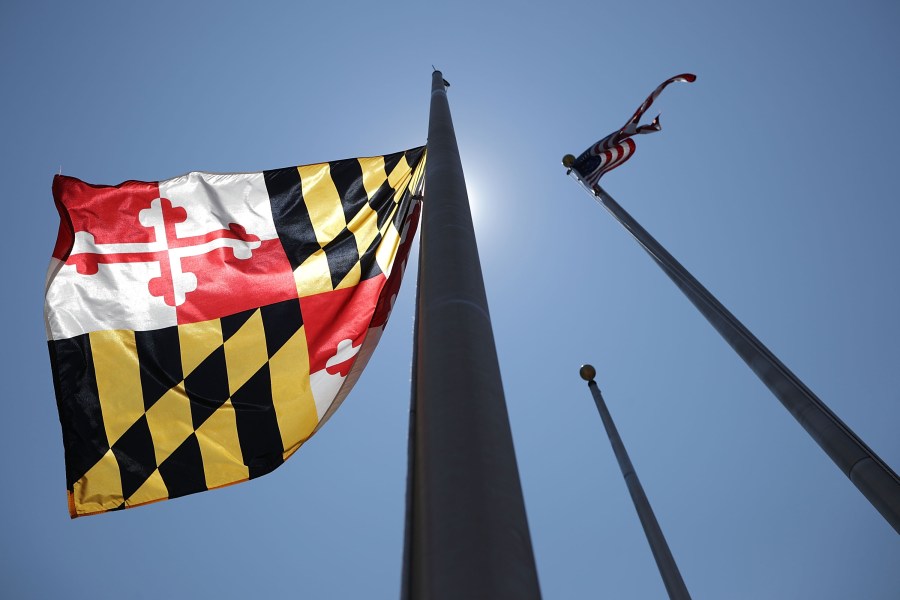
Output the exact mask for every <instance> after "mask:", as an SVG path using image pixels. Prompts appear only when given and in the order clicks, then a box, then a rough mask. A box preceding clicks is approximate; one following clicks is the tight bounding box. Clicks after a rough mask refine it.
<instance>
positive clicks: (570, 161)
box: [562, 154, 575, 169]
mask: <svg viewBox="0 0 900 600" xmlns="http://www.w3.org/2000/svg"><path fill="white" fill-rule="evenodd" d="M562 164H563V166H564V167H565V168H567V169H571V168H572V167H573V166H574V165H575V157H574V156H572V155H571V154H566V155H565V156H563V157H562Z"/></svg>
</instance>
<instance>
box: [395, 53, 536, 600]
mask: <svg viewBox="0 0 900 600" xmlns="http://www.w3.org/2000/svg"><path fill="white" fill-rule="evenodd" d="M448 85H449V84H447V83H446V81H445V80H444V78H443V75H442V74H441V72H440V71H437V70H435V71H434V73H433V74H432V87H431V113H430V117H429V123H428V158H427V162H426V166H425V169H426V172H425V173H426V174H425V181H426V183H425V195H426V199H425V201H424V203H423V211H422V234H421V245H420V250H419V261H420V262H419V281H418V289H417V296H418V298H417V306H416V325H415V328H416V332H415V348H414V357H413V364H414V368H415V373H414V375H413V378H414V386H413V394H412V395H413V398H412V411H411V419H412V420H413V423H412V429H413V431H414V434H413V435H414V439H413V440H412V443H411V452H412V456H411V459H410V463H411V464H410V469H411V474H410V477H409V483H408V485H409V486H410V487H411V488H412V491H411V493H410V494H409V503H410V505H409V506H408V509H407V523H406V527H407V533H406V540H407V541H406V543H407V548H406V550H405V552H404V556H405V560H406V561H407V563H406V564H405V565H404V578H405V581H404V582H403V586H402V587H403V590H402V594H403V597H404V598H410V599H413V600H420V599H425V598H428V599H438V600H443V599H447V600H457V599H459V598H491V599H495V600H505V599H510V600H512V599H530V598H540V588H539V586H538V579H537V570H536V568H535V563H534V553H533V551H532V547H531V536H530V534H529V530H528V521H527V519H526V515H525V502H524V499H523V497H522V488H521V483H520V481H519V472H518V467H517V466H516V456H515V450H514V448H513V441H512V434H511V431H510V427H509V417H508V414H507V410H506V401H505V399H504V395H503V385H502V382H501V380H500V366H499V363H498V360H497V352H496V348H495V345H494V336H493V331H492V328H491V319H490V314H489V312H488V304H487V296H486V295H485V291H484V281H483V278H482V273H481V264H480V262H479V258H478V248H477V245H476V241H475V231H474V228H473V225H472V214H471V210H470V208H469V199H468V194H467V192H466V183H465V178H464V176H463V170H462V164H461V162H460V158H459V148H458V147H457V143H456V134H455V133H454V130H453V121H452V119H451V117H450V105H449V104H448V102H447V90H446V88H447V86H448Z"/></svg>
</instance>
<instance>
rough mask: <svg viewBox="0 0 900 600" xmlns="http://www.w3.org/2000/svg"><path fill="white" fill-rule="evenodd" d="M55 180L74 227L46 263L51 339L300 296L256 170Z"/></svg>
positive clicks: (163, 323) (196, 317) (187, 319)
mask: <svg viewBox="0 0 900 600" xmlns="http://www.w3.org/2000/svg"><path fill="white" fill-rule="evenodd" d="M63 179H64V180H65V181H60V180H63ZM63 184H64V185H63ZM54 185H59V186H60V188H61V190H60V191H61V193H58V194H56V196H57V198H58V201H59V203H60V204H61V205H62V206H60V207H59V209H60V214H61V216H62V218H63V223H64V224H65V223H69V224H71V228H68V227H66V226H65V225H64V226H63V227H61V231H60V236H59V241H58V242H57V248H56V250H55V251H54V254H53V256H54V264H52V265H51V275H52V276H53V284H52V285H51V286H49V288H48V290H47V303H48V305H53V306H54V307H55V310H54V311H53V312H52V313H51V314H49V315H48V328H49V331H48V334H49V337H50V338H51V339H61V338H69V337H73V336H75V335H79V334H82V333H87V332H90V331H97V330H104V329H130V330H149V329H159V328H162V327H168V326H171V325H176V324H183V323H192V322H197V321H206V320H210V319H215V318H219V317H222V316H225V315H229V314H234V313H237V312H240V311H242V310H246V309H249V308H255V307H258V306H262V305H266V304H272V303H275V302H279V301H282V300H287V299H290V298H297V289H296V285H295V283H294V278H293V273H292V270H291V266H290V263H289V261H288V259H287V257H286V256H285V254H284V249H283V248H282V246H281V243H280V242H279V240H278V233H277V231H276V228H275V224H274V222H273V219H272V209H271V206H270V204H269V197H268V193H267V191H266V186H265V181H264V179H263V175H262V173H241V174H224V175H216V174H210V173H189V174H187V175H183V176H181V177H176V178H174V179H169V180H166V181H161V182H159V183H146V182H136V181H130V182H127V183H124V184H122V185H120V186H116V187H103V186H92V185H88V184H86V183H83V182H81V181H79V180H75V179H72V178H58V180H57V181H56V182H55V183H54ZM69 249H71V250H70V251H69V252H68V254H66V251H67V250H69ZM54 273H55V275H54ZM238 290H239V291H240V293H235V292H236V291H238ZM86 299H89V300H88V301H86Z"/></svg>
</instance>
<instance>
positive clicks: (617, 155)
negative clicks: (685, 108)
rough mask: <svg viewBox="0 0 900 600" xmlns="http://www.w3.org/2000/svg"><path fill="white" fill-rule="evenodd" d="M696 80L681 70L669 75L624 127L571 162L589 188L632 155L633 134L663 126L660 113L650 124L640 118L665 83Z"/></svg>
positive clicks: (655, 129) (652, 130)
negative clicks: (642, 122)
mask: <svg viewBox="0 0 900 600" xmlns="http://www.w3.org/2000/svg"><path fill="white" fill-rule="evenodd" d="M696 80H697V76H696V75H693V74H691V73H682V74H681V75H676V76H675V77H670V78H669V79H666V80H665V81H664V82H662V83H661V84H659V86H658V87H657V88H656V89H655V90H653V92H652V93H651V94H650V95H649V96H647V99H646V100H644V103H643V104H641V105H640V107H638V109H637V110H636V111H634V114H633V115H632V116H631V118H630V119H628V122H627V123H625V125H624V126H623V127H622V128H621V129H619V130H618V131H614V132H613V133H611V134H609V135H608V136H606V137H605V138H603V139H602V140H600V141H599V142H597V143H596V144H594V145H593V146H591V147H590V148H588V149H587V150H585V151H584V152H582V153H581V155H580V156H579V157H578V158H576V159H575V162H574V163H573V164H572V167H571V168H572V170H574V171H575V172H576V173H577V174H578V176H579V177H580V178H581V180H582V181H584V182H585V183H586V184H587V185H588V186H589V187H594V185H596V184H597V181H599V180H600V177H601V176H603V174H604V173H606V172H607V171H612V170H613V169H615V168H616V167H618V166H619V165H621V164H622V163H624V162H625V161H626V160H628V159H629V158H631V155H632V154H634V149H635V143H634V140H633V139H631V137H632V136H634V135H638V134H642V133H653V132H654V131H659V130H660V129H662V126H661V125H660V124H659V115H657V116H656V118H655V119H653V121H651V122H650V123H649V124H647V125H638V121H640V120H641V117H642V116H643V115H644V113H645V112H646V111H647V110H648V109H649V108H650V106H651V105H652V104H653V101H654V100H656V98H657V96H659V95H660V94H661V93H662V91H663V90H664V89H666V86H667V85H669V84H670V83H674V82H676V81H683V82H686V83H693V82H694V81H696Z"/></svg>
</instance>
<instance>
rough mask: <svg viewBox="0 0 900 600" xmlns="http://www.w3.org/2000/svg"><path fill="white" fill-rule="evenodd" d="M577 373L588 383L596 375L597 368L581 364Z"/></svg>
mask: <svg viewBox="0 0 900 600" xmlns="http://www.w3.org/2000/svg"><path fill="white" fill-rule="evenodd" d="M578 374H579V375H581V378H582V379H584V380H585V381H587V382H588V383H590V382H592V381H593V380H594V377H596V376H597V369H595V368H594V367H593V366H592V365H581V368H580V369H578Z"/></svg>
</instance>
